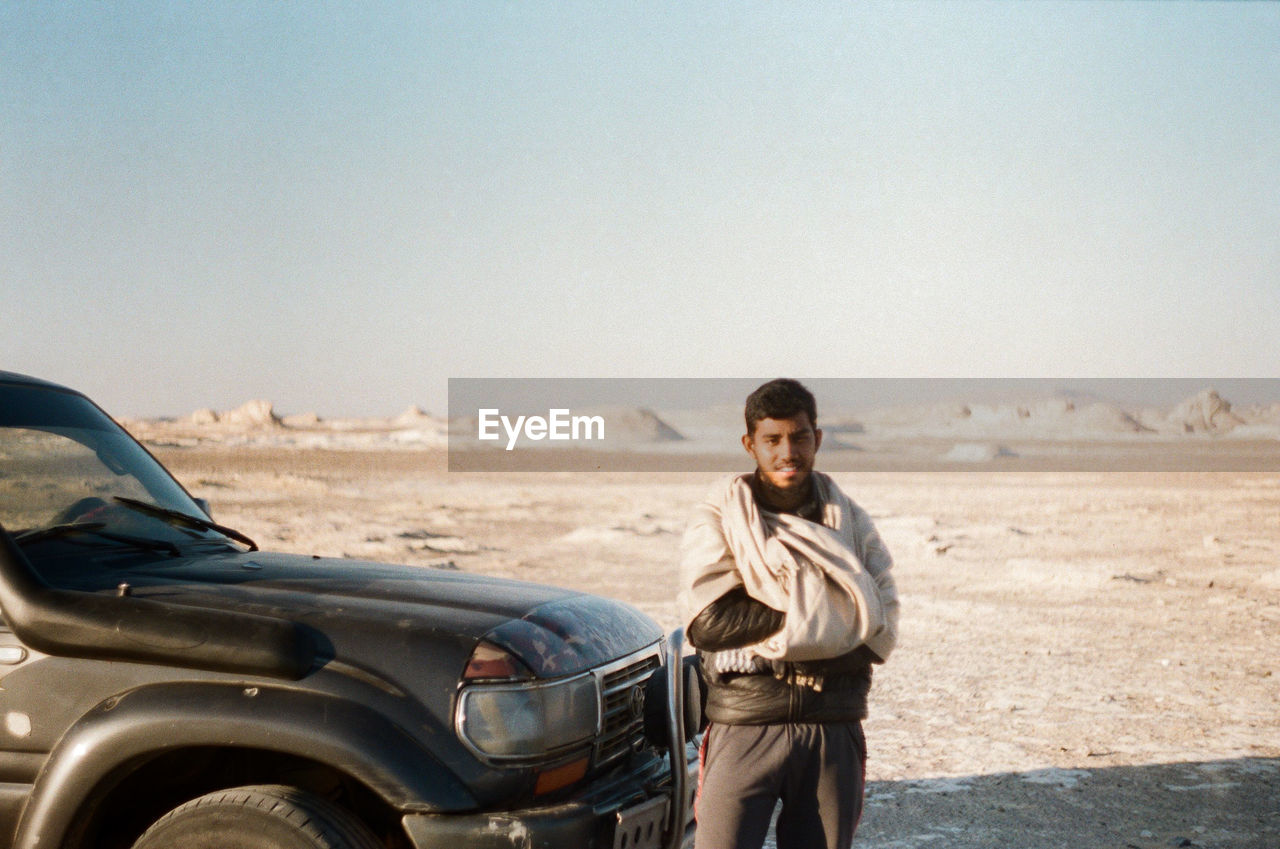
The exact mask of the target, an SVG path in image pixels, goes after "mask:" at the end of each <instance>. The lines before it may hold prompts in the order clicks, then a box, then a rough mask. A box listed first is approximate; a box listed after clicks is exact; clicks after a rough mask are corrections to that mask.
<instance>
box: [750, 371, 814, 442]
mask: <svg viewBox="0 0 1280 849" xmlns="http://www.w3.org/2000/svg"><path fill="white" fill-rule="evenodd" d="M743 412H744V415H745V417H746V420H747V435H748V436H750V435H752V434H754V433H755V432H756V423H758V422H760V421H763V420H764V419H789V418H792V417H793V416H798V415H800V414H801V413H808V414H809V424H811V425H813V427H815V428H816V427H817V426H818V403H817V402H816V401H815V400H814V399H813V393H812V392H810V391H809V390H808V389H805V388H804V384H802V383H801V382H800V381H798V380H792V379H791V378H789V377H779V378H777V379H775V380H771V381H769V382H768V383H766V384H764V385H763V386H761V387H759V388H758V389H756V391H755V392H752V393H751V394H750V395H748V396H747V406H746V409H745V410H744V411H743Z"/></svg>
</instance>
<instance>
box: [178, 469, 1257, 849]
mask: <svg viewBox="0 0 1280 849" xmlns="http://www.w3.org/2000/svg"><path fill="white" fill-rule="evenodd" d="M155 450H156V453H157V455H158V456H159V457H160V458H161V460H162V461H164V462H165V463H166V464H167V465H168V466H169V467H170V468H171V469H172V470H173V471H174V473H175V474H176V475H177V476H178V477H179V479H180V480H182V481H183V482H184V483H185V484H186V485H187V486H188V488H189V489H190V490H192V492H193V493H194V494H196V495H199V496H203V497H206V498H208V499H209V500H210V501H211V502H212V504H213V509H214V515H215V517H216V518H217V519H219V520H220V521H222V522H225V523H227V524H230V525H232V526H234V527H237V528H239V529H241V530H243V531H245V532H246V533H248V534H249V535H251V536H252V537H254V538H255V539H257V541H258V542H259V543H260V545H262V547H263V548H266V549H274V550H283V551H293V552H303V553H309V554H320V555H349V556H357V557H362V558H373V559H381V560H388V561H394V562H402V563H413V564H423V565H431V564H450V566H451V568H457V569H462V570H466V571H470V572H476V573H484V574H493V575H506V576H513V577H518V578H522V579H527V580H533V581H541V582H550V583H556V584H560V585H564V586H569V587H573V588H577V589H581V590H586V591H591V592H595V593H599V594H602V595H607V596H611V597H614V598H619V599H623V600H626V601H628V602H631V603H633V604H635V605H636V606H638V607H639V608H641V609H642V610H644V611H645V612H647V613H649V614H650V615H652V616H653V617H654V618H656V619H657V620H658V621H659V622H660V623H662V624H663V625H664V626H666V627H672V626H674V625H675V624H676V623H675V617H674V605H673V602H672V600H673V597H674V594H675V590H676V586H675V585H676V569H675V560H676V550H677V546H678V544H679V538H680V532H681V530H682V528H683V524H684V521H685V517H686V515H687V513H688V510H689V508H690V506H691V505H692V504H693V503H695V502H696V500H698V499H699V498H700V497H701V496H702V494H703V493H704V492H705V490H706V488H707V486H708V484H709V483H710V482H711V481H712V480H713V479H714V477H715V476H716V475H715V474H714V473H703V472H698V473H662V474H658V473H652V474H639V473H633V474H621V473H615V474H590V473H585V472H581V473H537V474H534V473H523V474H515V473H508V474H486V473H457V472H454V473H449V472H447V471H446V468H447V464H446V461H445V456H444V453H443V452H441V451H427V450H422V451H403V450H387V451H379V450H369V451H327V450H299V449H288V448H278V447H275V448H272V447H253V446H249V447H240V448H232V447H227V446H216V445H215V446H208V447H195V448H163V447H157V448H156V449H155ZM819 465H820V466H821V463H820V464H819ZM836 477H837V480H838V481H839V482H840V483H841V484H842V485H843V486H844V487H845V488H846V490H847V491H848V492H849V493H850V494H851V495H853V497H854V498H855V500H857V501H858V502H859V503H861V504H862V505H863V506H864V507H866V508H867V509H868V510H869V511H870V512H871V514H872V516H873V517H874V518H875V520H876V522H877V524H878V526H879V527H880V529H881V532H882V534H883V535H884V537H885V539H886V540H887V542H888V544H889V546H890V549H891V550H892V552H893V554H894V556H895V560H896V567H895V570H896V575H897V580H898V584H899V587H900V589H901V592H902V598H903V603H902V611H903V618H902V641H901V643H900V646H899V648H898V650H897V653H896V654H895V656H894V657H893V658H892V660H891V662H890V663H888V664H887V665H886V666H884V667H882V668H881V669H880V670H878V674H877V678H876V684H875V687H874V689H873V692H872V707H871V710H872V715H871V718H870V720H869V721H868V723H867V736H868V738H869V741H870V747H871V760H870V763H869V767H868V781H869V784H868V792H867V802H868V805H867V810H866V814H865V817H864V819H863V822H862V826H861V829H860V831H859V835H858V838H857V840H856V842H855V845H856V846H863V847H883V848H884V849H888V847H895V849H897V847H901V849H908V847H910V848H911V849H914V847H948V849H966V847H972V848H973V849H979V847H980V848H981V849H996V847H1000V849H1006V848H1007V847H1028V848H1029V849H1030V848H1031V847H1036V849H1039V847H1044V849H1057V847H1099V849H1102V847H1135V848H1136V849H1155V847H1170V846H1186V847H1205V849H1216V848H1217V847H1222V849H1226V847H1231V849H1243V848H1244V847H1251V848H1252V849H1277V847H1280V715H1278V712H1277V706H1278V705H1280V675H1277V673H1276V669H1277V666H1278V665H1280V664H1278V663H1277V661H1280V510H1277V506H1280V475H1277V474H1274V473H1248V472H1238V473H1236V472H1232V473H1213V474H1210V473H1182V474H1173V473H1163V474H1159V473H1148V474H1132V473H1126V474H1121V473H1112V474H1104V473H1096V472H1091V473H1069V472H1055V473H1017V472H1004V473H1000V472H976V471H975V472H967V473H941V472H933V473H907V472H901V473H857V472H840V473H838V474H837V475H836Z"/></svg>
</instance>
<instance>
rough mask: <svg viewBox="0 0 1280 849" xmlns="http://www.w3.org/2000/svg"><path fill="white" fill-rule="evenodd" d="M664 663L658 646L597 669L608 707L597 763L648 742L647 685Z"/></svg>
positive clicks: (604, 718)
mask: <svg viewBox="0 0 1280 849" xmlns="http://www.w3.org/2000/svg"><path fill="white" fill-rule="evenodd" d="M661 665H662V661H661V659H660V658H659V655H658V649H657V647H656V646H654V647H652V648H648V649H645V650H644V651H642V652H637V653H636V654H633V655H631V656H630V657H626V658H623V659H622V660H620V661H618V662H616V663H612V664H610V665H609V666H603V667H601V668H600V669H597V670H596V676H597V677H598V678H599V679H600V694H601V701H602V703H603V707H604V710H603V712H602V716H601V730H600V736H599V737H598V738H597V739H596V748H595V765H596V766H597V767H598V766H602V765H604V764H607V763H609V762H610V761H613V760H616V759H617V758H620V757H622V756H623V755H625V754H627V753H628V752H632V751H635V750H637V749H639V748H641V747H642V746H643V745H644V699H643V693H644V688H645V685H646V684H647V683H648V682H649V678H650V677H652V676H653V673H654V672H655V671H656V670H657V669H658V668H659V667H660V666H661ZM637 689H638V690H639V692H638V693H637V692H636V691H637Z"/></svg>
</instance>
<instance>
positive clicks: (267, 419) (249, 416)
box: [218, 400, 281, 429]
mask: <svg viewBox="0 0 1280 849" xmlns="http://www.w3.org/2000/svg"><path fill="white" fill-rule="evenodd" d="M218 424H222V425H226V426H228V427H234V428H247V429H259V428H274V427H279V426H280V424H281V423H280V417H279V416H277V415H276V412H275V409H274V407H273V406H272V404H271V402H270V401H262V400H257V401H248V402H246V403H244V404H241V405H240V406H239V407H236V408H235V409H234V410H228V411H227V412H225V413H222V414H221V415H219V416H218Z"/></svg>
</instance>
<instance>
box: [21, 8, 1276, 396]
mask: <svg viewBox="0 0 1280 849" xmlns="http://www.w3.org/2000/svg"><path fill="white" fill-rule="evenodd" d="M1278 234H1280V4H1276V3H1263V4H1252V3H1221V4H1220V3H1152V2H1141V3H1127V2H1108V3H1101V4H1092V3H1069V4H1057V3H1049V2H1045V3H1026V4H1021V3H1012V2H1007V3H997V4H983V3H933V2H930V3H921V4H916V3H892V4H847V3H835V4H830V5H826V4H817V3H810V4H803V5H792V4H763V3H746V4H742V3H733V4H704V3H697V4H694V3H678V4H674V3H673V4H657V3H643V4H620V3H583V4H567V3H555V4H552V3H496V2H495V3H472V2H468V3H462V2H459V3H425V4H419V3H405V4H318V3H311V4H306V3H297V4H280V3H261V4H257V3H190V4H186V3H183V4H179V3H131V4H108V3H102V4H81V3H74V4H70V3H68V4H51V3H35V2H32V3H6V4H4V5H3V6H0V256H3V257H4V271H3V276H2V277H0V291H2V292H3V297H4V303H5V307H6V309H5V314H6V316H7V321H6V322H5V326H6V332H5V333H3V334H0V368H7V369H9V370H13V371H20V372H25V373H29V374H35V375H37V376H41V377H45V378H49V379H53V380H57V381H60V382H64V383H68V384H71V385H73V386H76V387H77V388H81V389H84V390H86V391H87V392H89V393H90V394H91V395H92V396H94V397H95V398H97V399H98V400H99V401H100V402H102V403H103V404H104V406H106V407H107V408H108V410H109V411H111V412H114V413H117V414H120V415H155V414H166V413H168V414H180V413H184V412H187V411H189V410H191V409H195V408H197V407H215V408H226V407H230V406H234V405H236V404H239V403H240V402H242V401H244V400H247V399H249V398H251V397H265V398H269V399H272V400H274V401H275V402H276V404H277V407H278V408H279V409H280V410H282V411H283V412H301V411H305V410H316V411H318V412H320V413H321V414H322V415H351V414H356V415H360V414H364V415H386V414H391V413H394V412H396V411H398V410H400V409H402V408H404V407H405V406H407V405H408V404H410V403H417V404H422V405H424V406H427V407H429V408H432V409H434V410H436V411H443V408H444V403H445V387H446V379H447V378H449V377H517V376H529V377H557V376H565V377H584V376H597V377H609V376H619V377H681V376H688V377H735V376H756V375H760V376H765V377H769V376H773V375H776V374H794V375H797V376H801V377H1182V376H1191V377H1198V376H1206V377H1276V376H1280V362H1278V359H1280V358H1277V351H1278V350H1280V343H1278V342H1277V340H1280V238H1278Z"/></svg>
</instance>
